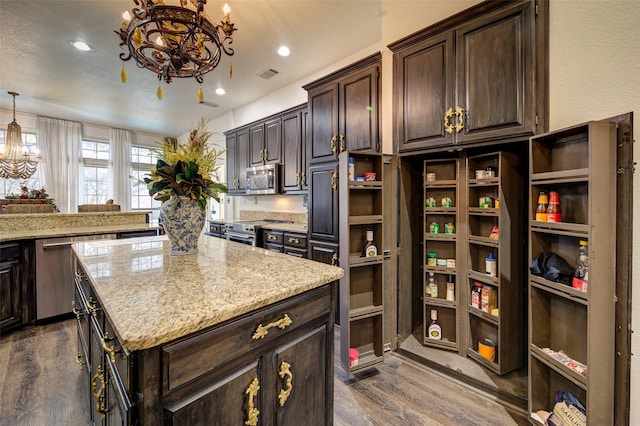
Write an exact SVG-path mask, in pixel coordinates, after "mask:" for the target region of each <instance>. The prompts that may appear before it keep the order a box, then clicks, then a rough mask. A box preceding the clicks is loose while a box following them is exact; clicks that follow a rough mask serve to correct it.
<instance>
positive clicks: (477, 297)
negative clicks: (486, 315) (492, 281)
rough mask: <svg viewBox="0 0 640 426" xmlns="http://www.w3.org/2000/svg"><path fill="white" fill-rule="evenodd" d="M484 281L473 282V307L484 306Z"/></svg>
mask: <svg viewBox="0 0 640 426" xmlns="http://www.w3.org/2000/svg"><path fill="white" fill-rule="evenodd" d="M482 287H483V285H482V283H479V282H478V281H474V282H473V289H471V307H473V308H476V309H480V307H481V306H482V296H481V293H482Z"/></svg>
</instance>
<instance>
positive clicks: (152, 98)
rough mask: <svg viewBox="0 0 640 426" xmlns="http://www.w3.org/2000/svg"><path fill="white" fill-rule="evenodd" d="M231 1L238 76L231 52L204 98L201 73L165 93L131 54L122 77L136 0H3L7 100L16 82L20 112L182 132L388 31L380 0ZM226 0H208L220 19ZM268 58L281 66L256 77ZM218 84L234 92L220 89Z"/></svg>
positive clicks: (1, 92)
mask: <svg viewBox="0 0 640 426" xmlns="http://www.w3.org/2000/svg"><path fill="white" fill-rule="evenodd" d="M226 1H227V2H228V3H229V5H230V6H231V21H232V22H234V23H235V25H236V28H237V29H238V30H237V31H236V32H235V34H234V40H233V45H232V47H233V48H234V49H235V52H236V53H235V55H234V56H233V57H231V58H230V59H231V61H232V62H233V78H231V79H229V77H228V65H229V57H226V56H223V58H222V60H221V62H220V65H219V66H218V68H216V69H215V70H214V71H212V72H210V73H209V74H207V75H205V77H204V84H203V86H202V87H203V90H204V93H205V103H204V104H199V103H198V100H197V91H198V83H197V82H196V81H195V80H193V79H174V80H173V82H172V83H171V84H170V85H166V84H163V92H164V99H163V100H162V101H159V100H158V99H157V97H156V90H157V87H158V80H157V77H156V76H155V74H153V73H152V72H150V71H148V70H146V69H141V68H138V67H137V66H136V65H135V64H134V62H133V61H128V62H125V67H126V69H127V77H128V79H127V83H126V84H122V82H121V81H120V70H121V68H122V61H121V60H120V59H119V54H120V52H121V49H120V47H119V37H118V36H117V35H116V34H115V33H114V31H115V30H116V29H118V28H119V27H120V24H121V21H122V18H121V15H122V12H123V11H124V10H127V9H131V8H132V6H133V0H129V1H120V0H118V1H111V0H70V1H56V0H25V1H17V0H0V53H1V54H0V108H4V109H11V108H12V103H11V102H12V98H11V96H9V95H8V94H7V91H16V92H18V93H20V96H19V97H18V98H17V99H16V110H17V111H18V112H27V113H34V114H39V115H45V116H50V117H56V118H64V119H68V120H76V121H82V122H85V123H92V124H100V125H105V126H111V127H120V128H125V129H129V130H134V131H141V132H149V133H153V134H162V135H167V136H178V135H180V134H183V133H184V132H185V131H186V130H187V129H189V128H191V127H193V125H194V122H196V121H197V119H198V118H199V117H200V116H204V117H206V118H209V119H215V118H217V117H219V116H222V115H224V114H225V113H227V112H228V111H230V110H233V109H236V108H238V107H240V106H243V105H246V104H248V103H250V102H252V101H254V100H256V99H258V98H261V97H262V96H264V95H266V94H268V93H270V92H273V91H275V90H277V89H278V88H281V87H283V86H286V85H287V84H289V83H291V82H294V81H297V80H300V79H301V78H303V77H305V76H307V75H310V74H312V73H313V72H315V71H318V70H320V69H322V68H324V67H326V66H328V65H330V64H332V63H335V62H337V61H339V60H340V59H342V58H344V57H347V56H349V55H350V54H353V53H355V52H357V51H359V50H361V49H363V48H365V47H368V46H370V45H371V44H373V43H375V42H377V41H379V40H380V38H381V37H380V32H381V22H380V18H381V1H380V0H270V1H267V0H226ZM165 2H166V3H171V0H165ZM174 2H177V0H174ZM224 2H225V0H209V2H208V4H207V7H206V12H207V13H208V15H209V16H210V17H211V18H212V20H214V21H218V20H219V19H220V18H221V17H222V6H223V4H224ZM73 40H82V41H85V42H86V43H88V44H89V45H90V46H91V47H92V48H93V50H91V51H90V52H80V51H78V50H76V49H75V48H73V47H72V46H71V45H70V44H69V42H70V41H73ZM281 44H286V45H288V46H289V47H290V49H291V55H290V56H289V57H288V58H282V57H279V56H278V55H277V54H276V49H277V48H278V47H279V46H280V45H281ZM267 68H273V69H275V70H277V71H279V74H277V75H276V76H275V77H273V78H271V79H269V80H264V79H263V78H261V77H258V74H260V73H261V72H262V71H264V70H265V69H267ZM218 87H223V88H224V89H225V90H226V92H227V93H226V95H224V96H219V95H216V94H215V93H214V90H215V89H216V88H218ZM215 105H217V106H215ZM4 125H6V123H0V126H2V127H4Z"/></svg>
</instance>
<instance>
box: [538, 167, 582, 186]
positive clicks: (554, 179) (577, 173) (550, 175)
mask: <svg viewBox="0 0 640 426" xmlns="http://www.w3.org/2000/svg"><path fill="white" fill-rule="evenodd" d="M588 180H589V169H588V168H582V169H571V170H560V171H556V172H545V173H533V174H532V175H531V183H532V184H533V185H553V184H557V183H570V182H587V181H588Z"/></svg>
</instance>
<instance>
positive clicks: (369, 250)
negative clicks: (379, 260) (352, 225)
mask: <svg viewBox="0 0 640 426" xmlns="http://www.w3.org/2000/svg"><path fill="white" fill-rule="evenodd" d="M377 255H378V247H377V246H376V245H375V243H374V242H373V231H367V242H366V243H365V244H364V247H362V256H363V257H376V256H377Z"/></svg>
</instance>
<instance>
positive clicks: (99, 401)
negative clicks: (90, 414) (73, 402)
mask: <svg viewBox="0 0 640 426" xmlns="http://www.w3.org/2000/svg"><path fill="white" fill-rule="evenodd" d="M98 380H100V389H99V390H98ZM104 386H105V382H104V373H103V372H102V366H101V365H99V366H98V369H97V371H96V374H95V375H94V376H93V379H91V393H93V397H94V398H95V399H96V411H97V412H98V413H100V417H102V418H103V419H104V416H105V414H106V413H107V408H106V407H105V405H104V397H103V396H102V393H103V392H104Z"/></svg>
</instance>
